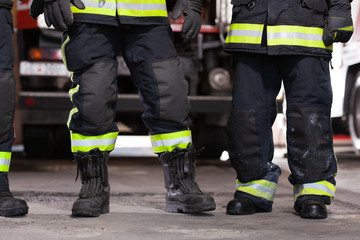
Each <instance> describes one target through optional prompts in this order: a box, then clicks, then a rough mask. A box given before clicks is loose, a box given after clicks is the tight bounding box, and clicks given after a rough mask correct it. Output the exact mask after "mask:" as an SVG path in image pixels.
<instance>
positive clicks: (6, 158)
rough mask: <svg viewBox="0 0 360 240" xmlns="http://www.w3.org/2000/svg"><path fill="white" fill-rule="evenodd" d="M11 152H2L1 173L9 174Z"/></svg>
mask: <svg viewBox="0 0 360 240" xmlns="http://www.w3.org/2000/svg"><path fill="white" fill-rule="evenodd" d="M10 161H11V152H0V172H9V168H10Z"/></svg>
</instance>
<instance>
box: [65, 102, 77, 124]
mask: <svg viewBox="0 0 360 240" xmlns="http://www.w3.org/2000/svg"><path fill="white" fill-rule="evenodd" d="M78 111H79V110H78V109H77V108H76V107H74V108H73V109H71V111H70V113H69V117H68V120H67V123H66V125H67V127H68V128H70V122H71V118H72V116H73V115H74V114H75V113H77V112H78Z"/></svg>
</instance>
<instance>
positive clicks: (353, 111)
mask: <svg viewBox="0 0 360 240" xmlns="http://www.w3.org/2000/svg"><path fill="white" fill-rule="evenodd" d="M349 131H350V136H351V139H352V142H353V146H354V148H355V151H356V153H357V154H360V72H359V73H358V74H356V77H355V83H354V87H353V89H352V92H351V97H350V111H349Z"/></svg>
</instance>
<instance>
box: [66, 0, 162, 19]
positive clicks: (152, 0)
mask: <svg viewBox="0 0 360 240" xmlns="http://www.w3.org/2000/svg"><path fill="white" fill-rule="evenodd" d="M83 3H84V5H85V9H83V10H81V9H78V8H76V7H74V6H71V10H72V12H73V13H87V14H99V15H106V16H116V14H118V15H119V16H130V17H167V16H168V13H167V8H166V0H141V1H140V0H118V1H116V0H106V1H99V0H84V1H83Z"/></svg>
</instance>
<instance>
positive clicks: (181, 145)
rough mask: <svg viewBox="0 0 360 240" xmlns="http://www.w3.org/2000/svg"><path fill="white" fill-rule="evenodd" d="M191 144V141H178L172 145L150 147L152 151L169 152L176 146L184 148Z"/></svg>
mask: <svg viewBox="0 0 360 240" xmlns="http://www.w3.org/2000/svg"><path fill="white" fill-rule="evenodd" d="M191 145H192V143H179V144H176V145H172V146H159V147H152V149H153V152H154V153H162V152H171V151H173V150H174V149H175V148H177V147H178V148H181V149H186V148H188V147H190V146H191Z"/></svg>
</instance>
